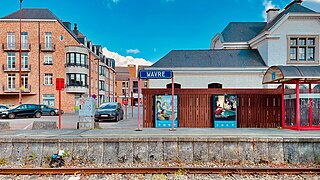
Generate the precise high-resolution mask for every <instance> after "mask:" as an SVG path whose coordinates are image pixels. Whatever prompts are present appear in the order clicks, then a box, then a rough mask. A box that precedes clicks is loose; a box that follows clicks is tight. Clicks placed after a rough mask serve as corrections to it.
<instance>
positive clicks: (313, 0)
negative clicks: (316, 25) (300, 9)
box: [304, 0, 320, 3]
mask: <svg viewBox="0 0 320 180" xmlns="http://www.w3.org/2000/svg"><path fill="white" fill-rule="evenodd" d="M304 1H305V2H315V3H320V0H304Z"/></svg>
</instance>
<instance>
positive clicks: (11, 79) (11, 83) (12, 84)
mask: <svg viewBox="0 0 320 180" xmlns="http://www.w3.org/2000/svg"><path fill="white" fill-rule="evenodd" d="M7 87H8V90H15V89H16V75H15V74H8V76H7Z"/></svg>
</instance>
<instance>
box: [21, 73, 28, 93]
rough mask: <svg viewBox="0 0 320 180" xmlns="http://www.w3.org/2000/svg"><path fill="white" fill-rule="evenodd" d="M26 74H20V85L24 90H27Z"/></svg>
mask: <svg viewBox="0 0 320 180" xmlns="http://www.w3.org/2000/svg"><path fill="white" fill-rule="evenodd" d="M28 79H29V78H28V74H21V83H22V86H23V87H24V89H29V84H28Z"/></svg>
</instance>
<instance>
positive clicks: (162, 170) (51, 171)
mask: <svg viewBox="0 0 320 180" xmlns="http://www.w3.org/2000/svg"><path fill="white" fill-rule="evenodd" d="M178 171H180V173H181V172H182V173H184V174H290V175H293V174H320V168H199V167H159V168H151V167H141V168H0V175H61V174H64V175H74V174H85V175H90V174H175V173H177V172H178Z"/></svg>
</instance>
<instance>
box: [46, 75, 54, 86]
mask: <svg viewBox="0 0 320 180" xmlns="http://www.w3.org/2000/svg"><path fill="white" fill-rule="evenodd" d="M44 85H46V86H52V85H53V74H52V73H45V74H44Z"/></svg>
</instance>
